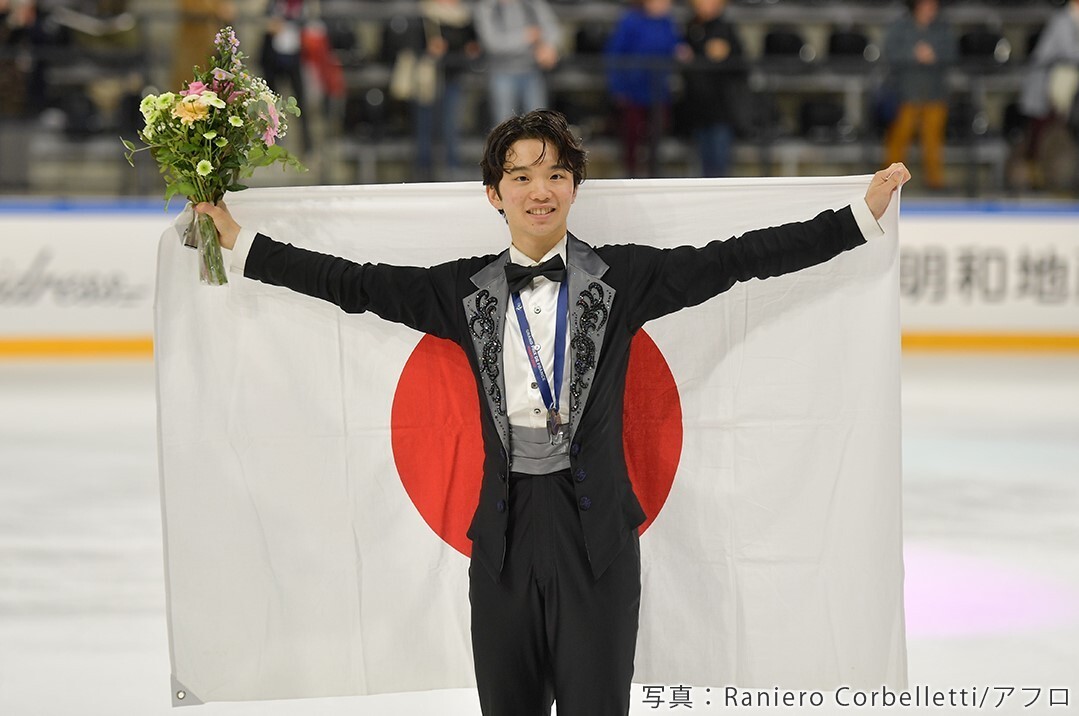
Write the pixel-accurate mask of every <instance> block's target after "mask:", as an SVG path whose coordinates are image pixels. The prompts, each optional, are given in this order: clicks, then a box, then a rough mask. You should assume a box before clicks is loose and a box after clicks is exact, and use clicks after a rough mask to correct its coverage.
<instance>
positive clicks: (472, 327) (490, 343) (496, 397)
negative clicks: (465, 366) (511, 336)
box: [468, 289, 502, 412]
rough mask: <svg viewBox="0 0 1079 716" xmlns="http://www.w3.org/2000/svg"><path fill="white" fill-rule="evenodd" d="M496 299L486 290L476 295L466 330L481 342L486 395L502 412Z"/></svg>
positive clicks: (500, 352)
mask: <svg viewBox="0 0 1079 716" xmlns="http://www.w3.org/2000/svg"><path fill="white" fill-rule="evenodd" d="M497 315H498V299H497V298H495V297H494V296H492V295H491V293H490V291H487V290H486V289H484V290H482V291H480V292H479V293H477V294H476V310H475V312H474V313H473V314H472V315H471V316H469V317H468V330H469V331H471V332H472V336H473V337H474V338H475V339H476V340H477V341H482V342H483V348H482V349H481V351H480V353H481V354H480V356H479V359H480V370H481V371H482V372H483V374H484V375H486V376H487V380H488V382H489V383H490V385H489V387H488V388H487V395H488V397H490V398H491V400H492V401H493V402H494V404H495V407H496V408H498V410H499V411H500V412H501V410H502V389H501V388H499V387H498V374H499V371H500V370H501V368H500V366H501V363H502V341H501V340H500V339H499V337H498V336H497V335H495V330H496V328H497V327H498V322H497V320H496V319H495V316H497Z"/></svg>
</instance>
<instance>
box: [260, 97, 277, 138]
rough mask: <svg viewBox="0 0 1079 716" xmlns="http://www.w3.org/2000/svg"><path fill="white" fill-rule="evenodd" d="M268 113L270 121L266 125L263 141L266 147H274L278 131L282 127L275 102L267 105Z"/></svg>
mask: <svg viewBox="0 0 1079 716" xmlns="http://www.w3.org/2000/svg"><path fill="white" fill-rule="evenodd" d="M266 111H267V113H268V115H269V116H268V117H267V118H266V119H267V120H268V121H267V123H266V131H265V132H263V134H262V141H264V142H266V146H268V147H269V146H272V145H273V143H274V140H275V139H277V129H278V127H280V126H281V118H280V117H279V116H278V115H277V107H276V106H275V105H274V103H273V102H267V103H266Z"/></svg>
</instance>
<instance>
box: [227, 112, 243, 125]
mask: <svg viewBox="0 0 1079 716" xmlns="http://www.w3.org/2000/svg"><path fill="white" fill-rule="evenodd" d="M229 124H231V125H232V126H233V127H242V126H244V121H243V120H242V119H240V118H239V117H237V116H236V115H235V114H234V115H232V116H231V117H229Z"/></svg>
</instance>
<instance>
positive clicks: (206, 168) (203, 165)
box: [195, 159, 214, 177]
mask: <svg viewBox="0 0 1079 716" xmlns="http://www.w3.org/2000/svg"><path fill="white" fill-rule="evenodd" d="M213 170H214V165H213V164H210V160H208V159H203V160H202V161H201V162H199V163H198V165H197V166H196V167H195V172H196V173H197V174H198V175H199V176H200V177H204V176H206V175H207V174H209V173H210V172H212V171H213Z"/></svg>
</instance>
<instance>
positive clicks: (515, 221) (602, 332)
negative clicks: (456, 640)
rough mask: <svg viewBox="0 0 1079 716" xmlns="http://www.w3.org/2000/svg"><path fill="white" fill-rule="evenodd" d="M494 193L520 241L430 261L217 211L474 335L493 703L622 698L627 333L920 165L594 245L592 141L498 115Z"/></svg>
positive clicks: (492, 159) (491, 150)
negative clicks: (859, 194)
mask: <svg viewBox="0 0 1079 716" xmlns="http://www.w3.org/2000/svg"><path fill="white" fill-rule="evenodd" d="M483 172H484V180H483V181H484V185H485V188H486V192H487V198H488V200H489V201H490V203H491V205H492V206H494V208H495V209H497V210H498V211H499V212H500V213H502V214H503V216H504V217H505V219H506V223H507V225H508V227H509V230H510V239H511V244H510V247H509V248H508V249H506V250H505V251H503V252H502V253H500V254H498V255H488V256H483V257H477V258H468V259H459V260H457V261H451V262H449V263H445V264H441V265H438V266H432V267H430V268H412V267H400V266H386V265H372V264H356V263H353V262H351V261H348V260H345V259H341V258H337V257H333V256H327V255H324V254H318V253H315V252H312V251H307V250H304V249H300V248H296V247H293V246H291V245H288V244H281V243H277V242H275V241H273V240H272V239H270V238H268V237H266V236H264V235H261V234H256V233H255V232H254V231H250V230H243V229H241V227H240V226H239V225H238V224H237V223H236V222H235V221H234V220H233V219H232V217H231V215H230V214H229V213H228V210H227V209H226V208H225V207H224V206H223V205H220V206H216V207H215V206H213V205H210V204H200V205H198V206H197V207H196V209H197V210H198V211H200V212H203V213H207V214H209V215H210V216H212V217H213V219H214V221H215V223H216V224H217V227H218V229H219V231H220V233H221V243H222V245H223V246H224V247H226V248H230V249H232V250H233V255H232V265H233V268H234V269H236V270H242V271H243V273H244V275H245V276H247V277H249V278H254V279H258V280H260V281H264V282H266V283H271V284H275V285H280V286H285V287H288V288H291V289H293V290H296V291H300V292H302V293H305V294H308V295H311V296H315V297H317V298H322V299H325V300H327V301H331V302H333V303H335V304H337V305H338V306H340V307H341V308H342V309H343V310H345V311H347V312H352V313H358V312H363V311H372V312H374V313H375V314H377V315H379V316H381V317H382V318H385V319H387V320H391V321H395V322H398V323H403V324H405V325H407V326H410V327H412V328H414V329H416V330H419V331H423V332H425V333H430V334H433V335H436V336H440V337H443V338H449V339H452V340H454V341H456V342H457V343H458V344H459V345H461V346H462V348H463V349H464V351H465V353H466V355H467V356H468V359H469V364H470V366H471V368H472V371H473V373H474V375H475V378H476V386H477V389H478V390H479V393H480V404H481V405H482V406H484V409H483V411H482V412H483V415H482V421H481V425H482V433H483V445H484V454H485V457H484V465H483V481H482V486H481V488H480V497H479V504H478V505H477V507H476V512H475V515H474V517H473V519H472V524H471V526H470V528H469V531H468V536H469V537H470V539H471V540H472V564H471V567H470V570H469V576H470V589H469V598H470V601H471V605H472V644H473V655H474V660H475V667H476V681H477V684H478V687H479V696H480V704H481V708H482V710H483V713H484V714H487V715H488V716H533V715H539V714H549V713H550V709H551V704H552V702H553V701H557V702H558V710H559V713H560V714H561V715H562V716H604V715H607V714H611V715H615V714H619V715H623V716H624V714H627V713H628V711H629V690H630V680H631V677H632V675H633V656H634V648H635V645H636V639H637V625H638V613H639V607H640V589H641V582H640V550H639V545H638V533H637V527H638V526H639V525H640V524H641V523H642V522H643V521H644V519H645V515H644V512H643V511H642V509H641V506H640V504H639V503H638V501H637V498H636V496H635V495H634V493H633V489H632V487H631V485H630V482H629V478H628V474H627V470H626V462H625V456H624V454H623V442H622V407H623V405H622V401H623V395H624V392H625V379H626V369H627V365H628V361H629V349H630V341H631V339H632V338H633V336H634V334H635V333H636V332H637V330H638V329H639V328H641V326H643V325H644V324H645V323H646V322H647V321H649V320H651V319H654V318H658V317H660V316H663V315H666V314H668V313H672V312H674V311H677V310H679V309H681V308H684V307H686V306H693V305H696V304H698V303H701V302H703V301H705V300H707V299H709V298H711V297H713V296H715V295H716V294H718V293H721V292H723V291H725V290H727V289H729V288H730V287H731V286H733V285H734V284H735V283H736V282H738V281H746V280H749V279H751V278H762V279H763V278H767V277H769V276H778V275H781V274H785V273H789V272H792V271H797V270H799V269H801V268H805V267H807V266H812V265H815V264H818V263H821V262H823V261H827V260H828V259H830V258H832V257H834V256H836V255H838V254H839V253H841V252H843V251H846V250H848V249H851V248H854V247H855V246H858V245H860V244H862V243H864V242H865V240H866V237H867V236H872V235H878V234H881V233H883V232H882V231H881V229H880V226H879V224H877V219H879V218H880V216H881V215H882V214H883V213H884V211H885V209H886V208H887V207H888V204H889V202H890V201H891V195H892V193H893V192H894V191H895V189H896V188H898V187H899V186H901V185H902V184H903V183H904V182H905V181H907V179H909V178H910V175H909V173H908V172H907V170H906V168H905V167H904V166H903V165H902V164H893V165H892V166H891V167H889V168H888V169H885V170H883V171H881V172H878V173H877V174H876V175H874V177H873V179H872V180H871V182H870V185H869V188H868V190H867V192H866V195H865V200H864V201H861V200H858V201H855V202H854V204H853V205H852V206H849V207H846V208H844V209H842V210H840V211H831V210H828V211H823V212H821V213H820V214H818V215H817V216H816V217H815V218H813V219H810V220H808V221H805V222H800V223H792V224H786V225H783V226H778V227H773V228H768V229H761V230H757V231H751V232H748V233H746V234H744V235H743V236H741V237H738V238H732V239H729V240H727V241H712V242H711V243H709V244H707V245H706V246H704V247H701V248H694V247H690V246H684V247H680V248H676V249H662V250H661V249H656V248H653V247H648V246H636V245H620V246H619V245H612V246H602V247H599V248H593V247H591V246H589V245H588V244H586V243H584V242H583V241H581V240H579V239H577V238H576V237H575V236H573V235H572V234H570V233H569V232H568V230H567V219H568V216H569V211H570V208H571V206H572V205H573V202H574V200H575V199H576V196H577V188H578V186H579V185H580V183H581V182H582V181H583V180H584V173H585V152H584V150H583V149H582V148H581V146H580V144H579V143H578V141H577V140H576V139H575V138H574V137H573V136H572V135H571V134H570V132H569V129H568V127H567V125H566V121H565V118H564V117H562V115H560V114H558V113H556V112H551V111H547V110H539V111H535V112H530V113H529V114H526V115H524V116H521V117H514V118H511V119H509V120H507V121H505V122H503V123H502V124H501V125H499V126H498V127H496V128H495V129H494V130H492V132H491V134H490V135H489V136H488V138H487V144H486V147H485V150H484V159H483Z"/></svg>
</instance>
